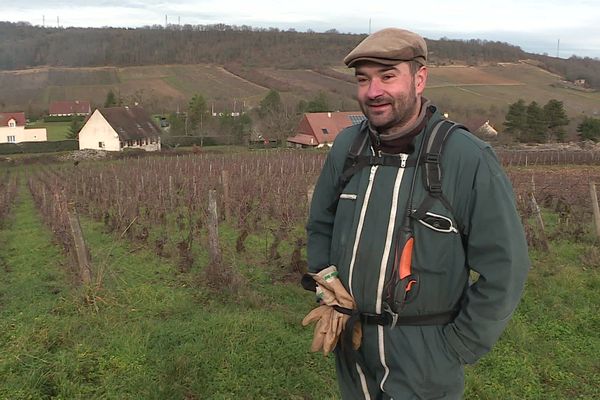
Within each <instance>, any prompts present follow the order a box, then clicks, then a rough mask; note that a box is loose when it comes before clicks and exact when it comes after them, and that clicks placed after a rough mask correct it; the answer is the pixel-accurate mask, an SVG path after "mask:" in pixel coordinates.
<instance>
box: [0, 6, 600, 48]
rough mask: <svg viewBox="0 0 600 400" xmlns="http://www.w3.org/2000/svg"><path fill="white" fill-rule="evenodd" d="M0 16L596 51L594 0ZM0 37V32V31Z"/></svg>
mask: <svg viewBox="0 0 600 400" xmlns="http://www.w3.org/2000/svg"><path fill="white" fill-rule="evenodd" d="M1 9H2V11H0V21H11V22H17V21H27V22H30V23H31V24H33V25H42V23H43V22H44V21H45V25H46V26H56V25H57V17H58V18H59V22H60V26H63V27H68V26H78V27H102V26H112V27H140V26H145V25H155V24H164V23H165V16H167V20H168V23H170V24H177V23H181V24H193V25H196V24H202V25H205V24H216V23H224V24H228V25H250V26H253V27H265V28H268V27H276V28H280V29H284V30H287V29H290V28H293V29H296V30H298V31H306V30H307V29H312V30H314V31H317V32H322V31H325V30H327V29H333V28H335V29H337V30H338V31H340V32H344V33H346V32H349V33H368V32H369V29H371V32H373V31H376V30H378V29H381V28H385V27H390V26H394V27H401V28H406V29H410V30H413V31H415V32H418V33H420V34H421V35H423V36H425V37H426V38H430V39H439V38H440V37H444V36H445V37H447V38H451V39H486V40H499V41H503V42H508V43H511V44H514V45H517V46H520V47H521V48H522V49H523V50H525V51H529V52H534V53H548V54H549V55H552V56H556V55H557V54H558V55H559V56H560V57H565V58H566V57H570V56H571V55H573V54H576V55H578V56H582V57H583V56H587V57H597V58H600V0H494V1H488V0H454V1H441V0H428V1H419V0H413V1H410V2H408V1H401V0H396V1H393V0H387V1H379V2H374V1H365V0H363V1H357V0H343V1H338V0H329V1H327V0H298V1H285V0H179V1H166V0H164V1H163V0H147V1H143V0H118V1H117V0H96V1H84V0H80V1H72V0H69V1H66V0H61V1H52V0H2V8H1ZM0 40H1V38H0Z"/></svg>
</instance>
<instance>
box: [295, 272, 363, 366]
mask: <svg viewBox="0 0 600 400" xmlns="http://www.w3.org/2000/svg"><path fill="white" fill-rule="evenodd" d="M310 275H311V276H312V277H313V279H314V280H315V282H317V290H316V293H317V300H318V301H319V302H320V304H321V305H320V306H319V307H317V308H315V309H314V310H312V311H311V312H309V313H308V314H307V315H306V317H304V319H303V320H302V325H303V326H306V325H308V324H310V323H312V322H316V325H315V332H314V336H313V341H312V344H311V346H310V351H312V352H316V351H323V355H325V356H327V355H328V354H329V353H330V352H331V351H332V350H333V349H334V348H335V346H336V345H337V343H338V340H339V337H340V335H341V334H342V332H343V331H344V329H345V328H346V323H347V321H348V319H349V318H350V315H349V314H350V313H351V312H352V310H353V309H354V308H355V304H354V299H352V296H350V294H349V293H348V291H346V288H344V285H342V282H341V281H340V280H339V278H338V273H337V268H336V267H335V266H330V267H328V268H326V269H324V270H322V271H321V272H319V273H318V274H310ZM334 306H338V307H341V308H345V309H347V310H348V314H345V313H343V312H339V311H338V310H336V308H335V307H334ZM361 339H362V328H361V325H360V321H358V323H355V324H354V328H353V332H352V347H353V348H354V349H355V350H356V349H358V348H359V347H360V342H361Z"/></svg>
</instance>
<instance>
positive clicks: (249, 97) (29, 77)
mask: <svg viewBox="0 0 600 400" xmlns="http://www.w3.org/2000/svg"><path fill="white" fill-rule="evenodd" d="M229 68H230V69H231V70H232V71H233V72H230V71H228V70H227V69H225V68H224V67H222V66H218V65H209V64H194V65H154V66H139V67H98V68H96V67H90V68H56V67H43V68H35V69H28V70H19V71H0V87H2V88H3V90H2V91H0V109H2V110H5V111H18V110H23V111H25V112H26V113H27V114H28V115H31V116H35V115H36V114H37V115H41V114H43V113H45V112H46V110H47V108H48V104H49V103H50V102H51V101H53V100H74V99H80V100H90V101H91V102H92V103H93V104H94V105H95V106H101V105H102V104H103V102H104V100H105V99H106V95H107V93H108V92H109V91H110V90H112V91H113V92H114V93H117V94H118V95H119V96H120V97H121V98H122V99H123V101H124V102H125V103H128V104H133V103H134V102H138V103H140V104H141V105H143V106H144V107H145V108H147V109H148V110H150V111H151V112H174V111H176V110H177V109H180V110H184V109H185V108H186V107H187V103H188V101H189V99H190V98H191V97H192V96H193V95H194V94H196V93H200V94H202V96H203V97H204V98H205V99H206V100H207V103H208V105H209V106H210V107H211V108H213V110H214V111H215V112H227V111H234V109H235V110H236V111H240V110H242V109H246V110H247V109H249V108H251V107H253V106H256V105H257V104H258V103H259V102H260V100H261V99H262V98H263V97H264V96H265V95H266V94H267V92H268V90H269V89H276V90H278V91H280V92H281V93H282V96H283V98H284V99H285V100H287V102H288V104H291V105H292V106H293V105H295V104H297V102H298V101H300V100H302V99H304V100H306V99H310V98H312V97H314V96H316V95H317V94H318V92H319V91H323V92H324V93H325V94H326V96H327V99H328V102H329V105H330V106H331V109H332V110H347V111H349V110H356V109H357V105H356V101H355V100H354V98H353V96H354V93H355V85H354V83H353V77H352V75H351V71H349V70H348V69H346V68H345V67H344V66H342V65H339V64H338V65H337V66H335V67H334V68H330V69H318V70H311V69H277V68H270V67H262V68H260V67H259V68H251V69H233V68H231V67H229ZM560 81H561V78H560V77H559V76H557V75H553V74H550V73H548V72H547V71H545V70H543V69H540V68H537V67H535V66H532V65H529V64H525V63H499V64H495V65H483V66H473V67H469V66H430V68H429V84H428V88H427V90H426V96H427V97H428V98H430V99H431V100H433V101H434V102H436V103H437V104H438V105H440V106H441V107H442V108H443V109H444V110H446V111H448V112H449V113H450V114H451V116H452V117H453V118H455V119H457V120H461V121H463V122H465V123H466V124H467V125H468V126H472V127H474V128H476V127H477V126H478V124H481V123H482V122H483V121H485V120H486V119H489V120H490V121H491V122H492V124H493V125H495V126H501V123H502V121H503V119H504V115H505V113H506V110H507V108H508V105H509V104H510V103H513V102H515V101H517V100H518V99H519V98H522V99H524V100H525V101H527V102H530V101H534V100H535V101H537V102H538V103H540V104H545V103H546V102H547V101H548V100H549V99H553V98H554V99H558V100H560V101H562V102H563V103H564V105H565V109H566V111H567V113H568V114H569V116H570V117H571V118H576V117H581V116H583V115H587V116H598V115H600V92H586V91H581V90H575V89H573V88H567V87H563V86H561V85H560V84H559V83H560ZM573 129H574V128H573V127H572V130H573Z"/></svg>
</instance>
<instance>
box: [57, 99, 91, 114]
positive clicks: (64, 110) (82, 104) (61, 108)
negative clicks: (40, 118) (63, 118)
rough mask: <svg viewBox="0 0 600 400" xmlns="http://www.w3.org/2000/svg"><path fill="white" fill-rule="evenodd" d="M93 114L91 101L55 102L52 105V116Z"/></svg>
mask: <svg viewBox="0 0 600 400" xmlns="http://www.w3.org/2000/svg"><path fill="white" fill-rule="evenodd" d="M90 112H91V108H90V102H89V101H80V100H75V101H53V102H52V103H50V107H49V114H50V115H74V114H89V113H90Z"/></svg>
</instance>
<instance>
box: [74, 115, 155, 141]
mask: <svg viewBox="0 0 600 400" xmlns="http://www.w3.org/2000/svg"><path fill="white" fill-rule="evenodd" d="M160 133H161V131H160V129H159V128H158V127H157V126H156V124H154V122H153V121H152V118H151V117H150V115H148V113H146V111H145V110H144V109H143V108H142V107H109V108H98V109H96V110H95V111H94V112H93V113H92V115H91V116H90V117H89V118H88V119H87V120H86V121H85V123H84V125H83V127H82V128H81V130H80V131H79V149H80V150H81V149H95V150H107V151H122V150H123V149H128V148H137V149H143V150H146V151H157V150H160Z"/></svg>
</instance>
